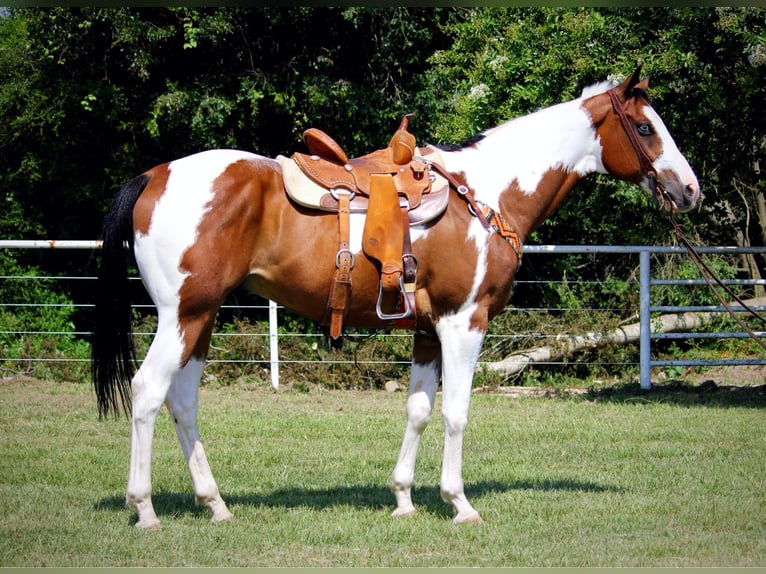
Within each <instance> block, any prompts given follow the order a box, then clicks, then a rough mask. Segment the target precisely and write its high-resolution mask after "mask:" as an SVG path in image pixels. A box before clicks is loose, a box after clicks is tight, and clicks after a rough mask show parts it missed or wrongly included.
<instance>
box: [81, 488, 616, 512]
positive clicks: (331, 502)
mask: <svg viewBox="0 0 766 574" xmlns="http://www.w3.org/2000/svg"><path fill="white" fill-rule="evenodd" d="M465 489H466V494H467V495H468V498H469V499H480V498H481V497H482V496H485V495H487V494H492V493H503V492H509V491H513V490H533V491H534V490H536V491H571V492H596V493H598V492H616V491H619V490H620V489H619V488H617V487H613V486H603V485H600V484H596V483H592V482H581V481H577V480H540V481H518V482H511V483H501V482H497V481H489V482H487V481H485V482H477V483H469V484H466V487H465ZM222 494H223V498H224V500H225V501H226V503H227V504H228V505H229V506H230V508H234V507H236V506H255V507H257V506H265V507H268V508H310V509H313V510H324V509H327V508H333V507H338V506H350V507H355V508H370V509H374V510H389V511H393V509H394V507H395V502H394V496H393V494H391V491H390V490H389V489H388V488H387V487H385V486H379V485H370V484H360V485H354V486H337V487H332V488H298V487H294V488H284V489H278V490H275V491H273V492H269V493H266V494H251V495H229V496H227V495H226V493H222ZM412 499H413V501H414V502H415V506H416V507H417V508H418V510H419V512H421V513H423V512H426V513H428V514H430V515H433V516H437V517H444V518H451V517H452V507H451V506H450V505H448V504H447V503H445V502H443V501H442V499H441V495H440V493H439V487H438V486H423V487H417V488H413V489H412ZM152 502H153V503H154V510H155V512H156V513H157V516H159V517H162V516H171V517H172V516H181V515H187V516H188V515H204V516H207V514H208V510H207V509H206V508H204V507H201V506H198V505H196V504H195V503H194V496H193V495H192V493H191V492H189V493H178V492H162V491H160V492H157V493H155V494H154V495H153V496H152ZM124 508H125V499H124V498H123V497H117V496H114V497H109V498H104V499H102V500H100V501H98V502H97V503H96V504H95V505H94V509H95V510H108V511H114V510H122V509H124Z"/></svg>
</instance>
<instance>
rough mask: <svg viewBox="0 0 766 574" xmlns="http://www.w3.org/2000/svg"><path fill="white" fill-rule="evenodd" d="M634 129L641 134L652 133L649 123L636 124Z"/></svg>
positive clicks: (652, 129)
mask: <svg viewBox="0 0 766 574" xmlns="http://www.w3.org/2000/svg"><path fill="white" fill-rule="evenodd" d="M636 129H637V130H638V133H640V134H641V135H642V136H650V135H652V134H653V133H654V128H653V127H652V126H651V124H638V125H636Z"/></svg>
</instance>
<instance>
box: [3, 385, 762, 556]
mask: <svg viewBox="0 0 766 574" xmlns="http://www.w3.org/2000/svg"><path fill="white" fill-rule="evenodd" d="M404 401H405V396H404V394H403V393H395V394H386V393H383V392H378V391H372V392H358V391H329V392H318V391H314V390H312V392H309V393H305V392H304V393H298V392H282V393H279V394H275V393H272V392H270V391H269V390H267V389H266V388H265V387H264V386H258V387H254V386H249V387H248V386H238V387H236V386H235V387H224V388H216V389H203V392H202V396H201V415H200V426H201V432H202V435H203V438H204V440H205V444H206V448H207V453H208V457H209V459H210V463H211V465H212V468H213V471H214V473H215V475H216V478H217V479H218V482H219V484H220V487H221V492H222V494H223V496H224V498H225V499H226V500H227V502H228V504H229V508H230V509H231V510H232V512H234V514H235V516H236V518H235V520H234V521H233V522H231V523H227V524H211V523H210V522H209V515H208V513H207V510H206V509H204V508H199V507H196V506H195V504H194V500H193V495H192V493H191V488H190V481H189V478H188V475H187V472H186V468H185V465H184V463H183V458H182V455H181V451H180V448H179V447H178V444H177V441H176V439H175V434H174V432H173V430H172V426H171V425H170V422H169V420H168V417H167V415H166V413H163V414H162V416H161V417H160V421H159V423H158V427H157V432H156V436H155V455H154V472H153V487H154V493H155V495H154V502H155V508H156V510H157V512H158V515H159V517H160V520H162V530H160V531H157V532H143V531H138V530H137V529H135V528H133V523H134V520H135V517H134V515H133V512H132V510H130V509H127V508H125V507H124V504H123V499H124V488H125V479H126V475H127V466H128V459H127V455H128V449H129V425H128V422H127V421H126V420H125V419H124V418H123V419H120V420H118V421H114V420H107V421H99V420H98V419H97V417H96V414H95V405H94V402H93V397H92V396H91V392H90V389H89V388H88V386H86V385H84V384H57V383H51V382H39V381H34V380H32V379H25V378H15V379H6V380H3V381H2V382H0V437H1V438H0V455H1V456H2V460H3V464H2V466H1V467H0V566H292V567H295V566H356V567H365V566H368V567H369V566H764V565H766V491H765V490H764V487H765V486H766V485H765V484H764V482H765V481H766V454H765V453H766V432H764V431H766V417H764V408H766V398H764V395H763V394H762V393H760V392H754V393H751V394H749V395H741V394H740V395H738V398H737V399H732V398H731V395H727V394H725V393H724V392H713V393H707V394H705V396H702V395H697V394H695V393H694V392H692V391H689V390H688V389H686V390H683V391H679V392H662V391H661V390H659V391H657V392H653V393H650V394H647V393H641V392H636V391H635V390H633V389H619V388H618V389H612V391H611V392H607V393H605V392H600V393H598V394H594V395H593V396H590V397H589V396H586V397H579V398H515V399H514V398H509V397H505V396H498V395H492V394H477V395H475V396H474V397H473V400H472V405H471V419H470V424H469V430H468V433H467V436H466V444H465V470H464V477H465V481H466V492H467V494H468V496H469V498H470V499H471V500H472V502H473V503H474V506H475V507H476V508H477V509H478V510H479V512H481V514H482V516H483V518H484V520H485V522H484V523H483V524H480V525H454V524H452V523H451V521H450V517H451V511H450V509H449V508H448V507H447V506H446V505H445V504H444V503H443V502H442V501H441V500H440V497H439V491H438V480H439V471H440V463H441V449H442V432H443V425H442V423H441V420H440V417H438V416H436V417H435V418H434V421H433V423H432V425H431V427H430V428H429V429H428V431H427V432H426V434H425V436H424V439H423V443H422V445H421V453H420V457H419V460H418V466H417V469H416V488H415V491H414V499H415V503H416V505H417V506H418V509H419V513H418V514H417V515H415V516H413V517H409V518H405V519H394V518H392V517H391V516H390V513H391V511H392V510H393V496H392V495H391V494H390V493H389V491H388V488H387V486H386V485H387V484H388V481H389V477H390V473H391V470H392V467H393V464H394V461H395V458H396V455H397V452H398V448H399V441H400V440H401V433H402V430H403V425H404V416H403V413H404ZM439 406H440V401H438V402H437V409H438V408H439Z"/></svg>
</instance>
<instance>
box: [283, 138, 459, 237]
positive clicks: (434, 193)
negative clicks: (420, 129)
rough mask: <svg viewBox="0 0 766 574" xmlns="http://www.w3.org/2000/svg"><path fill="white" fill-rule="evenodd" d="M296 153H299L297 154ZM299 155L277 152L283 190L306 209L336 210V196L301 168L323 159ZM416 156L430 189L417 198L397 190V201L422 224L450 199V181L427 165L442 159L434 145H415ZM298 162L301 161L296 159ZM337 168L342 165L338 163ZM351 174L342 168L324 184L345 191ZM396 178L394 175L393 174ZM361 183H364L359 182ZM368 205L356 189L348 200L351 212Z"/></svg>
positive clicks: (415, 222)
mask: <svg viewBox="0 0 766 574" xmlns="http://www.w3.org/2000/svg"><path fill="white" fill-rule="evenodd" d="M296 155H298V154H296ZM299 157H300V159H298V158H296V157H292V158H288V157H285V156H283V155H279V156H277V158H276V159H277V161H278V162H279V163H280V165H281V167H282V177H283V180H284V184H285V191H286V192H287V195H288V197H290V199H292V200H293V201H294V202H295V203H297V204H298V205H301V206H303V207H306V208H309V209H317V210H320V211H329V212H337V211H338V200H337V196H336V195H334V194H333V193H331V192H330V191H329V190H328V189H327V188H326V187H322V186H321V185H319V184H317V183H316V182H315V181H314V180H313V179H312V178H310V177H309V176H308V175H306V173H305V172H304V169H307V166H308V169H310V166H311V163H312V162H324V161H325V160H323V159H319V158H317V159H314V158H315V157H317V156H306V155H300V156H299ZM415 157H416V158H422V159H423V160H425V161H424V162H423V165H424V169H425V172H426V173H425V174H424V176H425V177H426V178H430V179H429V181H430V191H428V192H427V193H423V194H422V195H418V196H417V198H415V197H413V196H412V195H410V196H408V195H406V194H400V196H399V202H400V206H401V207H407V208H408V209H409V211H408V214H407V216H408V219H409V222H410V225H421V224H424V223H428V222H429V221H432V220H434V219H436V218H437V217H439V216H440V215H441V214H442V213H444V211H445V210H446V209H447V203H448V202H449V183H448V182H447V180H446V179H445V178H444V177H442V176H441V175H440V174H439V173H437V172H436V171H435V170H430V169H428V163H438V164H441V163H442V158H441V154H440V153H439V150H438V149H437V148H435V147H433V146H424V147H421V148H416V149H415ZM299 161H300V162H301V163H300V165H299V163H298V162H299ZM338 168H339V169H340V170H342V169H343V167H342V166H338ZM402 169H409V168H408V166H402ZM349 178H351V174H349V175H348V176H347V177H344V176H343V174H342V172H338V175H337V177H336V179H335V180H333V181H332V182H326V184H327V185H330V186H331V187H332V183H333V182H334V183H335V184H336V185H335V187H337V188H338V189H341V190H343V191H342V192H343V193H348V192H350V191H352V190H351V187H352V183H351V182H354V180H353V179H349ZM394 180H395V181H396V177H395V178H394ZM355 185H356V182H354V186H355ZM362 185H364V184H362ZM415 201H416V202H417V203H416V207H414V208H413V207H412V203H414V202H415ZM368 205H369V198H368V197H367V196H366V195H362V194H360V193H357V194H356V195H355V196H354V197H353V199H352V200H351V202H350V208H351V213H366V212H367V208H368Z"/></svg>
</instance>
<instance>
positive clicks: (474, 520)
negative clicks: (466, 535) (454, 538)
mask: <svg viewBox="0 0 766 574" xmlns="http://www.w3.org/2000/svg"><path fill="white" fill-rule="evenodd" d="M452 522H454V523H455V524H480V523H482V522H484V521H483V520H482V519H481V516H480V515H479V513H478V512H476V511H475V510H474V511H473V512H467V513H465V514H458V515H457V516H455V518H453V519H452Z"/></svg>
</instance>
